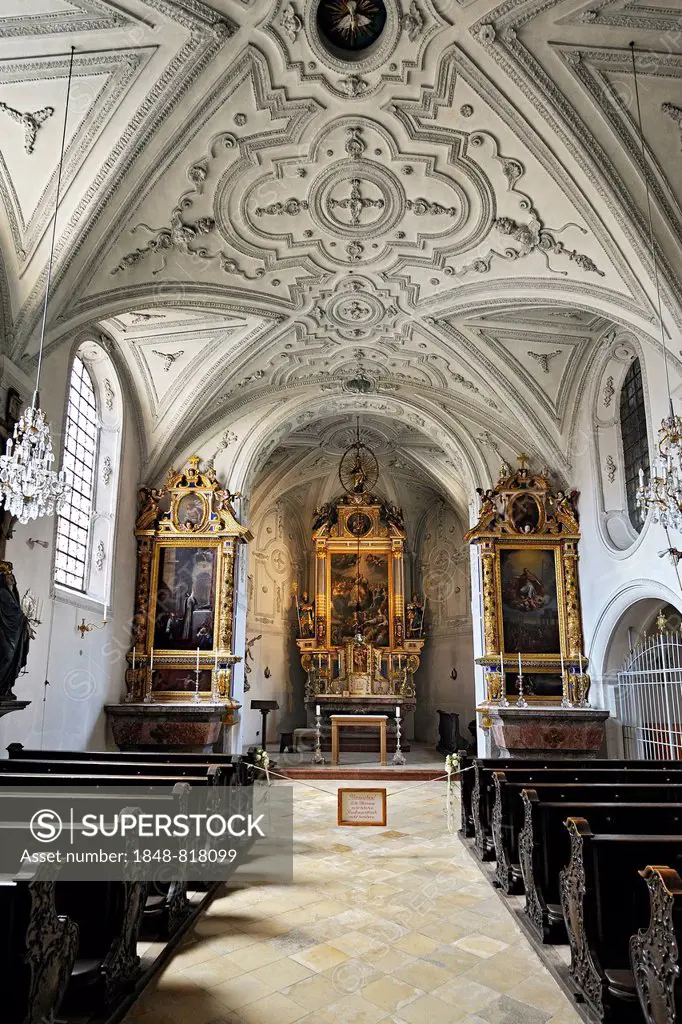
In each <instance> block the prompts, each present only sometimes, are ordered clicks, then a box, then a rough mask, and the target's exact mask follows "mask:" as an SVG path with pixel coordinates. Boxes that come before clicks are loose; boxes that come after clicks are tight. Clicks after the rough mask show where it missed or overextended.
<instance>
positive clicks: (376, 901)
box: [125, 780, 580, 1024]
mask: <svg viewBox="0 0 682 1024" xmlns="http://www.w3.org/2000/svg"><path fill="white" fill-rule="evenodd" d="M337 786H338V784H335V783H334V782H331V781H330V782H327V781H326V780H325V781H324V782H315V783H314V788H313V787H312V786H311V785H309V784H303V783H296V788H295V829H296V833H295V834H296V837H297V838H296V843H295V860H294V885H293V886H272V885H271V886H253V887H251V888H248V889H243V890H233V891H231V892H229V893H228V894H227V895H225V896H224V897H222V898H220V899H217V900H216V901H215V902H214V903H213V904H212V906H211V907H210V909H209V911H208V913H207V914H206V915H205V916H204V917H203V918H202V919H201V920H200V921H199V922H198V924H197V925H196V927H195V929H194V932H193V933H192V935H190V936H189V937H188V939H187V940H186V942H185V943H184V945H183V947H182V948H181V949H180V950H179V951H178V952H177V954H176V955H175V957H174V959H173V960H172V961H171V962H170V964H169V966H168V967H167V968H166V969H165V971H164V973H163V974H162V975H161V976H160V977H159V978H158V979H157V981H156V982H155V983H154V984H153V986H152V987H151V988H150V989H148V990H147V991H146V992H145V993H144V995H143V996H142V998H141V999H140V1000H139V1001H138V1003H137V1004H136V1006H135V1007H134V1009H133V1010H132V1011H131V1012H130V1013H129V1014H128V1016H127V1017H126V1019H125V1020H126V1024H132V1022H136V1024H180V1022H183V1024H184V1022H189V1024H242V1022H243V1024H294V1022H295V1021H305V1022H306V1024H335V1022H343V1024H390V1022H407V1024H426V1022H429V1024H430V1022H433V1024H451V1022H461V1024H579V1021H580V1018H579V1017H578V1016H577V1014H576V1013H575V1011H574V1010H573V1009H572V1008H571V1005H570V1003H569V1001H568V999H567V998H566V996H565V995H564V994H563V992H562V991H561V989H560V988H559V986H558V985H557V984H556V982H555V981H554V980H553V978H552V977H551V975H550V974H549V972H548V971H547V970H546V969H545V967H544V966H543V965H542V964H541V962H540V961H539V959H538V958H537V956H536V954H535V953H534V952H533V950H532V949H531V946H530V944H529V942H528V941H527V939H526V938H525V937H524V935H523V934H522V932H521V931H520V929H519V927H518V926H517V924H516V922H515V920H514V918H513V917H512V915H511V914H510V913H509V912H508V910H507V909H506V908H505V906H504V905H503V904H502V902H501V900H500V898H499V897H498V895H497V894H496V893H495V892H494V891H493V890H492V889H491V886H490V884H489V883H488V882H487V881H486V880H485V879H484V878H483V876H482V875H481V871H480V869H479V867H478V866H477V864H476V863H474V861H473V860H472V858H471V855H470V854H469V852H468V851H467V850H466V849H465V848H464V847H463V845H462V844H461V843H460V841H459V839H458V838H457V837H456V836H455V835H450V834H449V833H448V832H447V830H446V825H445V814H444V794H445V786H444V784H442V783H433V782H430V783H426V784H418V783H401V782H396V783H395V784H393V785H391V784H389V785H388V793H389V800H388V825H387V827H386V828H383V829H380V828H337V827H336V824H335V823H336V790H337Z"/></svg>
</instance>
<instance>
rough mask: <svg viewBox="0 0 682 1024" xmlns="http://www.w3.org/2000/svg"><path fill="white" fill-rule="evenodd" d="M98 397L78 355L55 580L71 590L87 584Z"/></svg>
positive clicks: (66, 435) (69, 413) (69, 409)
mask: <svg viewBox="0 0 682 1024" xmlns="http://www.w3.org/2000/svg"><path fill="white" fill-rule="evenodd" d="M99 430H100V427H99V416H98V413H97V400H96V398H95V388H94V386H93V382H92V377H91V376H90V371H89V370H88V368H87V367H86V365H85V363H84V362H83V360H82V359H81V358H80V356H76V357H75V358H74V361H73V366H72V369H71V380H70V383H69V401H68V406H67V411H66V429H65V433H64V452H63V458H62V466H63V468H64V471H65V474H66V480H67V483H68V484H69V485H70V487H71V493H70V495H69V498H68V500H67V502H66V504H65V505H64V507H63V508H62V510H61V512H60V513H59V516H58V517H57V541H56V547H55V572H54V578H55V582H56V583H59V584H61V585H62V586H65V587H70V588H71V589H72V590H80V591H86V590H87V588H88V578H87V577H88V572H87V570H88V565H89V545H90V530H91V524H92V501H93V494H94V488H95V466H96V463H97V447H98V442H99Z"/></svg>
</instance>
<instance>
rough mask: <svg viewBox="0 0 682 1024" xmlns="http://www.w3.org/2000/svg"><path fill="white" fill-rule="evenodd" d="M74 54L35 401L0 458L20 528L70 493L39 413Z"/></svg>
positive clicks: (2, 486) (3, 488) (0, 474)
mask: <svg viewBox="0 0 682 1024" xmlns="http://www.w3.org/2000/svg"><path fill="white" fill-rule="evenodd" d="M74 49H75V48H74V47H73V46H72V47H71V59H70V61H69V75H68V80H67V86H66V103H65V107H64V128H63V131H62V146H61V154H60V157H59V171H58V173H57V189H56V197H55V207H54V214H53V218H52V239H51V243H50V259H49V262H48V265H47V278H46V283H45V301H44V303H43V319H42V325H41V330H40V347H39V349H38V370H37V373H36V386H35V391H34V392H33V401H32V402H31V404H30V405H29V406H28V407H27V408H26V409H25V410H24V414H23V416H21V417H20V419H19V420H18V421H17V423H15V425H14V436H13V437H10V438H8V440H7V446H6V448H5V454H4V455H0V501H2V503H3V507H4V509H5V510H6V511H7V512H9V513H10V515H12V516H16V518H17V519H18V520H19V522H20V523H28V522H29V520H30V519H38V518H39V517H40V516H49V515H53V514H54V513H55V512H58V511H59V510H60V508H61V507H62V505H63V504H64V501H65V500H66V498H67V495H68V493H69V490H70V488H69V487H68V485H67V483H66V479H65V474H64V470H61V472H59V473H57V472H56V471H55V470H54V469H52V463H53V462H54V452H53V451H52V438H51V437H50V428H49V426H48V424H47V420H46V419H45V413H44V412H43V411H42V409H41V408H40V396H39V393H38V389H39V387H40V371H41V369H42V365H43V348H44V345H45V327H46V324H47V303H48V298H49V294H50V282H51V280H52V261H53V259H54V244H55V237H56V232H57V210H58V209H59V193H60V188H61V182H62V167H63V164H64V149H65V146H66V122H67V118H68V114H69V98H70V96H71V78H72V74H73V55H74Z"/></svg>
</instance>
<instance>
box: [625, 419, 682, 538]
mask: <svg viewBox="0 0 682 1024" xmlns="http://www.w3.org/2000/svg"><path fill="white" fill-rule="evenodd" d="M658 436H659V441H658V451H659V454H658V456H657V458H655V459H654V462H653V465H652V467H651V473H650V475H649V479H648V480H645V479H644V470H643V469H640V471H639V486H638V488H637V497H636V504H637V508H638V509H639V511H640V516H641V517H642V519H643V520H644V519H646V517H647V514H649V513H650V514H651V521H652V522H654V523H660V525H661V526H664V527H666V528H667V529H671V528H672V529H674V530H682V418H681V417H680V416H676V415H675V413H674V412H673V407H672V403H671V405H670V414H669V415H668V416H666V417H665V418H664V419H663V421H662V422H661V427H660V430H659V432H658Z"/></svg>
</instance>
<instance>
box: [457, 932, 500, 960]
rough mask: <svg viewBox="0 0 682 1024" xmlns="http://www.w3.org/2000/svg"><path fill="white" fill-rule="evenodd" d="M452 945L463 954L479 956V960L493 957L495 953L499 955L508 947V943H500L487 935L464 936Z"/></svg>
mask: <svg viewBox="0 0 682 1024" xmlns="http://www.w3.org/2000/svg"><path fill="white" fill-rule="evenodd" d="M454 945H455V946H457V948H458V949H463V950H464V952H465V953H473V954H474V956H480V957H481V959H485V958H487V957H491V956H495V954H496V953H500V952H501V951H502V950H503V949H507V947H508V943H506V942H500V941H499V939H491V938H490V936H488V935H466V936H464V937H463V938H461V939H457V941H456V942H455V943H454Z"/></svg>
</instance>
